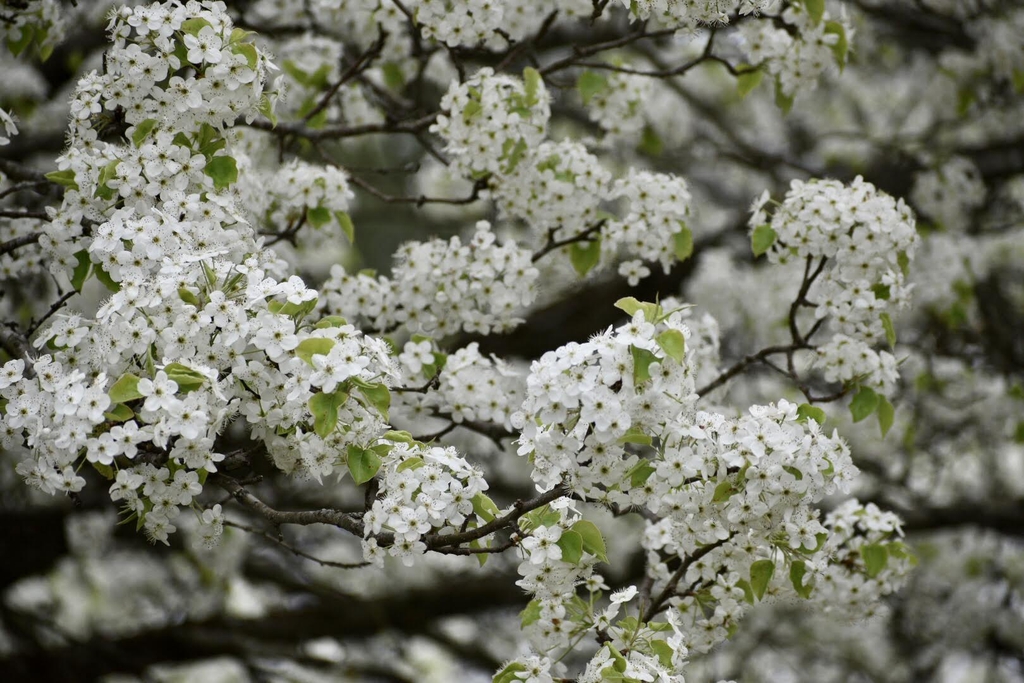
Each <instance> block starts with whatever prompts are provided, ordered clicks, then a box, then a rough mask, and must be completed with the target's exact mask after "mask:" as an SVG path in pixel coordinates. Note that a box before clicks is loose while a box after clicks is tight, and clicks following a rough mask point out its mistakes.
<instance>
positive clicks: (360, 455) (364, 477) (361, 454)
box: [348, 445, 381, 486]
mask: <svg viewBox="0 0 1024 683" xmlns="http://www.w3.org/2000/svg"><path fill="white" fill-rule="evenodd" d="M380 465H381V459H380V457H379V456H378V455H377V454H376V453H375V452H373V451H372V450H370V449H369V448H360V447H359V446H356V445H351V446H349V447H348V471H349V473H350V474H351V475H352V481H354V482H355V483H356V484H357V485H359V486H362V485H363V484H365V483H366V482H368V481H370V480H371V479H373V477H374V476H375V475H376V474H377V472H378V470H380Z"/></svg>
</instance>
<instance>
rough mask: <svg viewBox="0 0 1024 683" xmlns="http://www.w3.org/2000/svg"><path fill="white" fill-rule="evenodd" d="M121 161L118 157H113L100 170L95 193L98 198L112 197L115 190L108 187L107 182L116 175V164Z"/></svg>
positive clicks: (106, 198) (108, 199)
mask: <svg viewBox="0 0 1024 683" xmlns="http://www.w3.org/2000/svg"><path fill="white" fill-rule="evenodd" d="M120 163H121V160H120V159H114V160H113V161H111V162H110V163H108V164H107V165H106V166H104V167H103V170H102V171H100V178H99V184H98V185H97V186H96V195H95V196H97V197H99V198H100V199H105V200H107V201H110V200H111V199H113V198H114V195H115V194H116V192H115V191H114V189H113V188H111V187H109V186H108V185H107V183H109V182H110V181H111V180H113V179H114V178H116V177H117V166H118V164H120Z"/></svg>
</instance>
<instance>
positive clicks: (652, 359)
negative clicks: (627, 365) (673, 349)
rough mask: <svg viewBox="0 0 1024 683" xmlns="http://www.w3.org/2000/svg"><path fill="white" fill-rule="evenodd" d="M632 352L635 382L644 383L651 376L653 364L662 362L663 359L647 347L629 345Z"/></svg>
mask: <svg viewBox="0 0 1024 683" xmlns="http://www.w3.org/2000/svg"><path fill="white" fill-rule="evenodd" d="M629 350H630V353H632V355H633V383H634V384H643V383H644V382H646V381H647V380H649V379H650V378H651V365H653V364H654V363H660V362H661V359H660V358H658V357H657V356H655V355H654V354H653V353H651V352H650V351H648V350H647V349H644V348H641V347H639V346H635V345H633V344H630V345H629Z"/></svg>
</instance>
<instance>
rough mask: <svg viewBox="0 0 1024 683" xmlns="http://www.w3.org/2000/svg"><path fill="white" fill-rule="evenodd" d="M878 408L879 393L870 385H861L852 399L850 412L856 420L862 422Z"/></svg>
mask: <svg viewBox="0 0 1024 683" xmlns="http://www.w3.org/2000/svg"><path fill="white" fill-rule="evenodd" d="M876 408H878V394H876V393H875V392H874V391H873V390H872V389H870V388H869V387H861V389H860V391H858V392H857V395H856V396H854V397H853V400H852V401H850V414H851V415H853V421H854V422H860V421H861V420H863V419H864V418H866V417H867V416H868V415H870V414H871V413H873V412H875V409H876Z"/></svg>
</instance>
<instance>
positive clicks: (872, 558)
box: [860, 543, 889, 578]
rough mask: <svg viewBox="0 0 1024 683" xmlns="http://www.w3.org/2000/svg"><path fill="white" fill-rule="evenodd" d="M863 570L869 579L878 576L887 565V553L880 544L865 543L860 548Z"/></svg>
mask: <svg viewBox="0 0 1024 683" xmlns="http://www.w3.org/2000/svg"><path fill="white" fill-rule="evenodd" d="M860 556H861V559H863V560H864V569H865V571H866V572H867V575H868V576H870V577H871V578H875V577H876V576H878V575H879V574H880V573H881V572H882V570H883V569H885V566H886V565H887V564H889V551H888V549H887V548H886V547H885V546H884V545H882V544H881V543H866V544H864V545H862V546H861V547H860Z"/></svg>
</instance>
